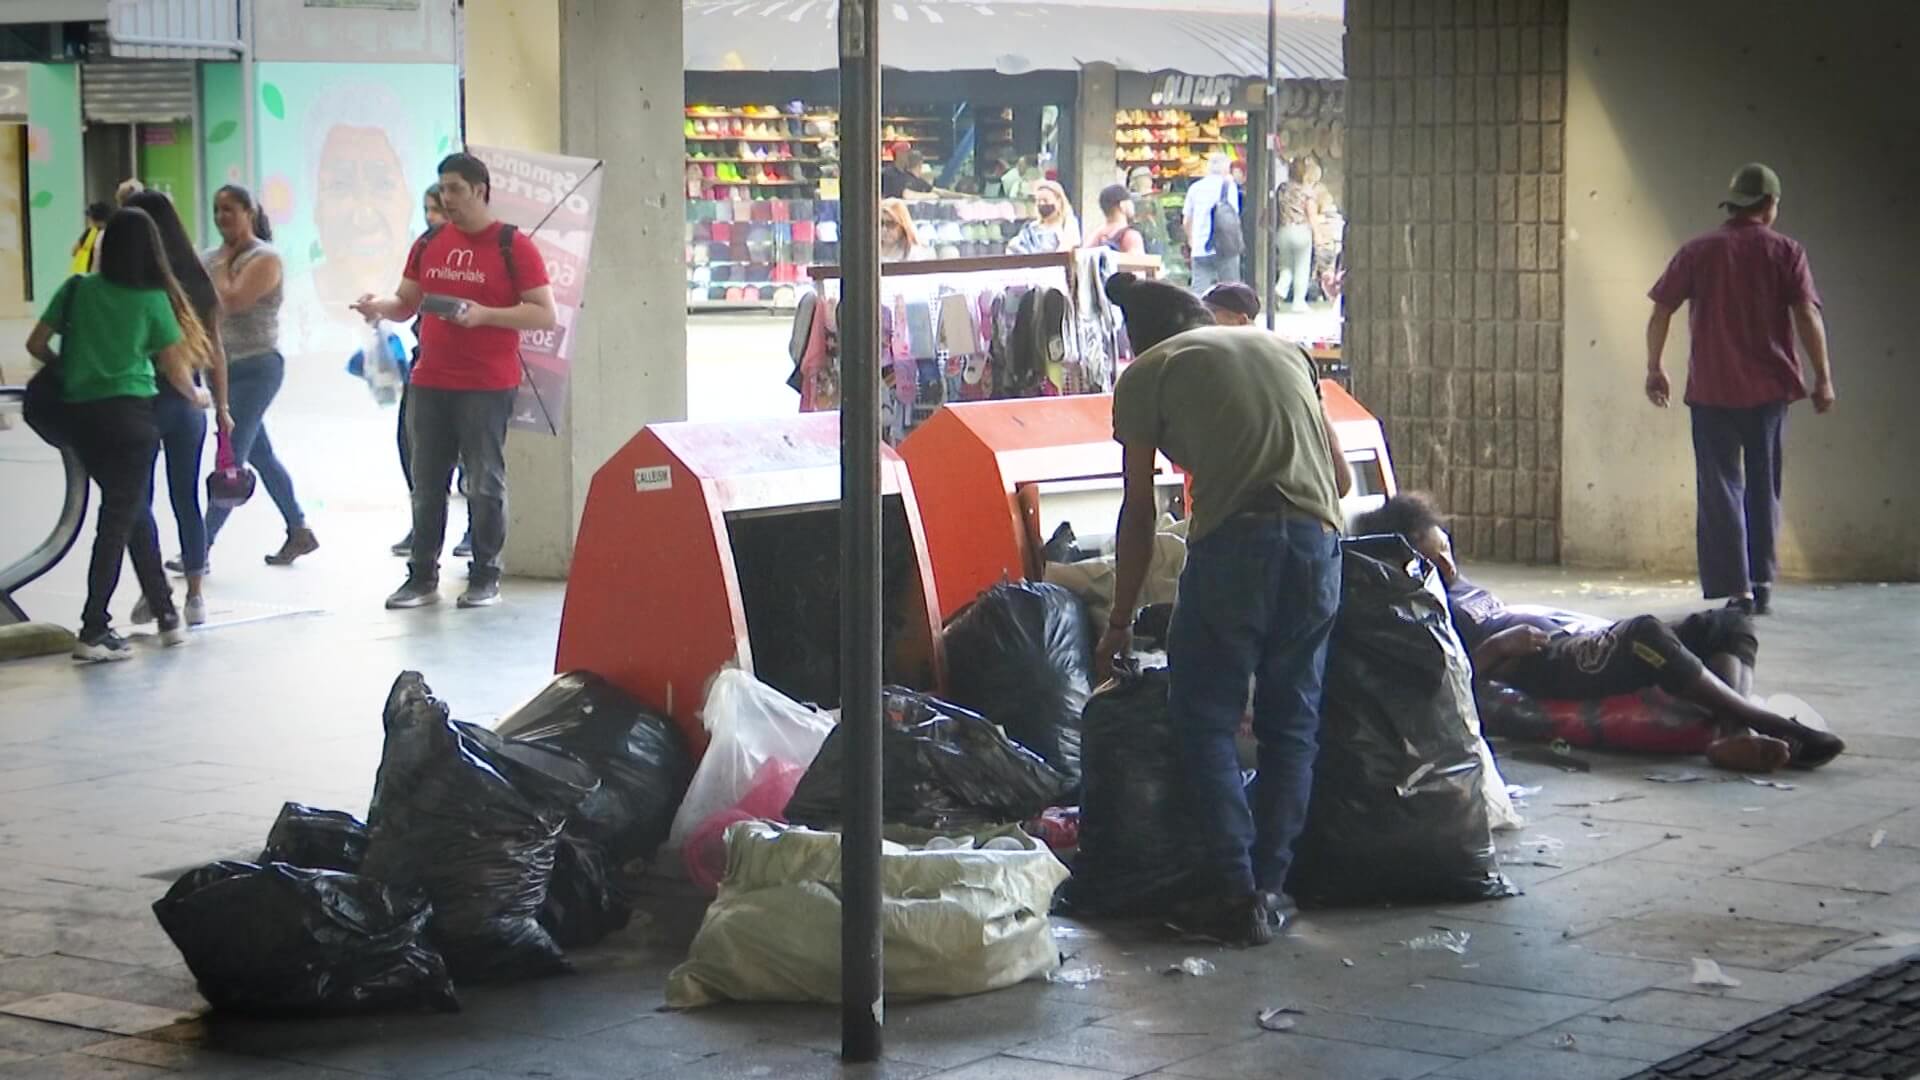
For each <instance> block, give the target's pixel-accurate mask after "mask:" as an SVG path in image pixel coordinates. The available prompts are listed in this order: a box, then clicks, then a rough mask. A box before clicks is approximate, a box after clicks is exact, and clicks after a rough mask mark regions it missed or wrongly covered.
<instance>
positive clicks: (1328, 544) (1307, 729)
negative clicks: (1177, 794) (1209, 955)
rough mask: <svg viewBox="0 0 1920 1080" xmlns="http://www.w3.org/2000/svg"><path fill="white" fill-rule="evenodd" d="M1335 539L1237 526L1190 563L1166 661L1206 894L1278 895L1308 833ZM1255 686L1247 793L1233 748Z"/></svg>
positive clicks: (1249, 518) (1289, 523)
mask: <svg viewBox="0 0 1920 1080" xmlns="http://www.w3.org/2000/svg"><path fill="white" fill-rule="evenodd" d="M1339 604H1340V537H1339V534H1338V533H1335V532H1333V531H1331V530H1329V529H1328V528H1327V527H1326V526H1325V525H1323V524H1321V523H1320V522H1318V521H1316V520H1314V519H1312V518H1308V517H1304V516H1295V515H1287V516H1279V515H1250V514H1243V515H1240V516H1238V517H1233V518H1229V519H1228V520H1227V521H1226V522H1224V523H1222V524H1221V525H1220V526H1219V527H1218V528H1217V529H1215V530H1214V531H1213V532H1211V533H1209V534H1207V535H1206V536H1204V537H1202V538H1201V539H1200V540H1199V542H1197V543H1195V544H1193V545H1192V546H1191V547H1190V548H1188V551H1187V568H1186V571H1185V572H1184V573H1182V574H1181V575H1180V599H1179V603H1178V604H1177V605H1176V606H1175V607H1174V610H1173V627H1172V630H1171V631H1170V636H1169V640H1168V649H1167V667H1168V672H1167V674H1168V677H1169V680H1170V682H1169V690H1168V709H1169V712H1170V715H1171V717H1172V719H1173V723H1174V727H1175V729H1176V730H1177V731H1179V732H1180V739H1181V743H1180V745H1181V755H1182V759H1183V760H1182V762H1181V764H1182V766H1183V768H1184V771H1185V773H1186V782H1187V785H1186V786H1187V790H1188V792H1189V793H1190V795H1189V797H1190V798H1191V799H1192V800H1193V820H1194V823H1195V827H1196V828H1197V829H1198V830H1199V835H1198V836H1196V837H1195V846H1196V848H1197V849H1198V850H1199V852H1200V856H1201V858H1200V863H1201V865H1202V868H1203V873H1205V874H1206V875H1207V878H1208V879H1207V880H1206V881H1205V884H1206V885H1207V886H1209V887H1212V888H1216V889H1218V890H1220V892H1221V894H1222V895H1227V896H1236V895H1245V894H1247V893H1250V892H1252V891H1253V890H1254V889H1255V888H1256V887H1257V888H1260V889H1265V890H1269V891H1272V892H1276V893H1277V892H1279V891H1280V890H1281V887H1282V886H1283V885H1285V884H1286V880H1287V871H1288V869H1289V868H1290V867H1291V865H1292V863H1293V843H1294V841H1295V840H1296V839H1298V837H1299V835H1300V830H1301V828H1302V827H1303V826H1304V825H1305V824H1306V820H1307V799H1308V796H1309V795H1311V794H1312V790H1313V759H1314V755H1315V754H1316V753H1317V752H1318V750H1319V735H1320V692H1321V685H1322V679H1323V677H1324V676H1325V674H1326V666H1327V639H1328V638H1329V637H1330V636H1331V635H1332V632H1333V618H1334V612H1335V610H1336V609H1337V608H1338V607H1339ZM1249 681H1252V682H1253V685H1254V691H1253V732H1254V735H1255V736H1256V737H1257V738H1258V739H1259V742H1260V758H1259V765H1260V771H1259V776H1258V777H1257V778H1256V779H1255V780H1254V783H1253V785H1252V787H1251V789H1250V791H1243V789H1242V786H1241V782H1240V759H1239V755H1238V753H1237V752H1236V750H1235V748H1234V736H1235V734H1236V733H1237V732H1238V731H1239V730H1240V720H1241V717H1242V716H1243V715H1244V713H1245V711H1246V703H1247V686H1248V683H1249Z"/></svg>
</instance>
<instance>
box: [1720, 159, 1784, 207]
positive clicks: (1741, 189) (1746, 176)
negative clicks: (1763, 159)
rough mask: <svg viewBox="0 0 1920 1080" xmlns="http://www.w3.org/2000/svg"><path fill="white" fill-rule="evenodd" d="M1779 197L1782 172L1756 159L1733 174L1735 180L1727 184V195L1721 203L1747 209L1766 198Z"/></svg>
mask: <svg viewBox="0 0 1920 1080" xmlns="http://www.w3.org/2000/svg"><path fill="white" fill-rule="evenodd" d="M1779 197H1780V174H1779V173H1777V172H1774V171H1773V170H1772V169H1769V168H1767V167H1766V166H1765V165H1762V164H1760V163H1759V162H1757V161H1755V162H1751V163H1749V164H1746V165H1742V166H1740V171H1739V172H1737V173H1734V174H1733V180H1732V181H1730V182H1729V183H1728V184H1727V197H1726V198H1725V199H1722V200H1721V201H1720V205H1721V206H1731V207H1734V208H1735V209H1739V210H1746V209H1748V208H1750V207H1754V206H1758V205H1760V203H1761V202H1762V201H1764V200H1766V199H1769V198H1772V199H1778V198H1779Z"/></svg>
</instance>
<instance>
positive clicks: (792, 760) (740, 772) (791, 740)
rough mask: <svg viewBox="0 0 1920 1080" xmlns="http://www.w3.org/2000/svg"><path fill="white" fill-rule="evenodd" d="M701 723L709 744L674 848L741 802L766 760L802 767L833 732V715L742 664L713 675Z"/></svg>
mask: <svg viewBox="0 0 1920 1080" xmlns="http://www.w3.org/2000/svg"><path fill="white" fill-rule="evenodd" d="M700 722H701V724H702V725H704V726H705V727H706V729H707V735H708V737H709V739H711V742H709V743H708V745H707V753H706V756H705V757H703V758H701V759H700V765H699V767H698V768H696V769H695V770H694V772H693V782H692V783H690V784H689V785H687V795H686V798H684V799H682V800H681V801H680V812H679V813H677V814H675V815H674V818H673V830H672V831H671V832H670V833H668V834H667V847H668V848H670V849H672V850H676V851H677V850H679V849H680V848H681V847H683V846H684V845H685V844H686V840H687V834H689V833H691V832H692V831H693V830H694V829H696V828H698V827H699V826H700V824H701V823H702V822H704V821H705V820H706V819H708V818H709V817H712V816H713V815H714V814H717V813H719V812H720V811H722V810H725V809H727V808H728V807H730V806H732V805H734V804H735V803H737V802H739V801H740V800H741V798H742V797H743V796H745V795H746V794H747V791H748V789H749V788H750V787H751V786H752V784H753V778H754V776H755V775H756V774H758V773H759V772H760V769H761V767H762V766H763V765H765V764H766V763H767V762H768V761H770V760H771V761H782V762H786V763H787V764H790V765H794V766H797V767H798V768H799V769H801V770H802V771H804V770H805V769H806V767H807V766H809V765H811V764H813V757H814V755H815V754H818V753H819V752H820V744H821V743H824V742H826V741H827V733H828V732H830V731H832V730H833V718H832V717H830V716H827V715H826V714H825V713H819V712H815V711H814V710H812V709H809V708H807V707H806V706H804V705H802V704H800V703H799V702H797V701H795V700H793V699H792V698H790V697H788V696H786V695H785V694H782V693H781V692H780V691H778V690H775V689H774V688H773V687H771V686H768V685H767V684H766V683H763V682H761V681H760V680H758V679H756V678H754V677H753V676H751V675H749V674H747V673H746V672H744V671H741V670H740V669H738V668H727V669H725V670H723V671H721V672H720V673H719V674H718V675H715V676H714V677H713V683H712V685H710V686H709V687H707V702H706V704H705V705H704V706H702V707H701V709H700Z"/></svg>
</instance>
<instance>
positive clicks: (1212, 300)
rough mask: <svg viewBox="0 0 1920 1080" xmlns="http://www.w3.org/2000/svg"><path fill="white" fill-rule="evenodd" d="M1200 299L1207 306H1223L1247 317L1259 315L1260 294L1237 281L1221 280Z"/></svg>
mask: <svg viewBox="0 0 1920 1080" xmlns="http://www.w3.org/2000/svg"><path fill="white" fill-rule="evenodd" d="M1200 299H1201V301H1202V302H1203V303H1205V304H1206V305H1207V306H1208V307H1217V308H1225V309H1227V310H1228V311H1233V312H1238V313H1239V314H1241V315H1245V316H1246V317H1247V318H1249V319H1257V318H1259V317H1260V294H1258V293H1256V292H1254V291H1253V290H1252V289H1250V288H1248V287H1247V286H1245V285H1242V284H1240V283H1239V282H1237V281H1223V282H1221V283H1220V284H1218V285H1215V286H1214V287H1213V288H1211V289H1208V290H1207V295H1205V296H1203V297H1201V298H1200Z"/></svg>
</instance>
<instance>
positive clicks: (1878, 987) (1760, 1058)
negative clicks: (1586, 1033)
mask: <svg viewBox="0 0 1920 1080" xmlns="http://www.w3.org/2000/svg"><path fill="white" fill-rule="evenodd" d="M1914 1076H1920V955H1916V956H1910V957H1908V958H1907V959H1905V960H1902V961H1900V962H1898V963H1895V964H1889V965H1887V966H1886V967H1883V968H1881V969H1879V970H1878V971H1875V972H1873V973H1872V974H1870V975H1864V976H1862V977H1860V978H1858V979H1855V980H1853V981H1852V982H1850V983H1847V984H1846V985H1844V986H1839V987H1835V988H1834V989H1832V990H1829V991H1827V992H1826V993H1824V994H1820V995H1818V996H1816V997H1813V998H1811V999H1809V1000H1807V1001H1804V1002H1801V1003H1800V1004H1798V1005H1789V1006H1788V1007H1786V1008H1784V1009H1782V1010H1780V1011H1779V1012H1777V1013H1774V1014H1773V1015H1771V1016H1766V1017H1762V1018H1761V1019H1759V1020H1756V1021H1754V1022H1753V1023H1751V1024H1748V1025H1747V1026H1746V1027H1743V1028H1741V1029H1739V1030H1738V1031H1734V1032H1732V1033H1730V1034H1727V1035H1722V1036H1721V1037H1720V1038H1718V1039H1715V1040H1713V1041H1712V1042H1710V1043H1707V1044H1706V1045H1705V1046H1701V1047H1698V1048H1696V1049H1694V1050H1691V1051H1688V1052H1687V1053H1685V1054H1681V1055H1680V1056H1679V1057H1676V1058H1674V1059H1672V1060H1671V1061H1664V1062H1661V1063H1660V1064H1658V1065H1655V1066H1654V1067H1653V1068H1651V1069H1648V1070H1647V1071H1645V1072H1642V1073H1636V1074H1634V1075H1633V1076H1632V1077H1630V1078H1629V1080H1674V1078H1689V1080H1691V1078H1693V1077H1711V1078H1712V1080H1855V1078H1874V1080H1906V1078H1908V1077H1914Z"/></svg>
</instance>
